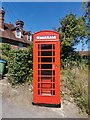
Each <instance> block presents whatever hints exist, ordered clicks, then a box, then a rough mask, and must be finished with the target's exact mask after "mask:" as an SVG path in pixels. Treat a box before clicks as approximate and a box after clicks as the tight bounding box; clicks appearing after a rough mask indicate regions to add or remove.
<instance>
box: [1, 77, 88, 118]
mask: <svg viewBox="0 0 90 120" xmlns="http://www.w3.org/2000/svg"><path fill="white" fill-rule="evenodd" d="M68 99H69V100H67V99H62V100H61V101H62V103H61V108H50V107H40V106H35V105H32V86H31V85H28V84H25V85H22V86H19V87H15V88H12V87H11V85H10V84H9V83H8V80H7V78H6V77H4V78H3V79H2V80H0V116H2V117H3V118H87V117H88V116H87V114H86V113H79V111H80V110H79V108H78V107H77V106H76V104H75V103H74V101H73V98H71V97H70V96H68ZM1 111H2V114H1Z"/></svg>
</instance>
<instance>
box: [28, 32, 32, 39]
mask: <svg viewBox="0 0 90 120" xmlns="http://www.w3.org/2000/svg"><path fill="white" fill-rule="evenodd" d="M27 39H28V40H29V41H32V34H31V32H29V33H28V35H27Z"/></svg>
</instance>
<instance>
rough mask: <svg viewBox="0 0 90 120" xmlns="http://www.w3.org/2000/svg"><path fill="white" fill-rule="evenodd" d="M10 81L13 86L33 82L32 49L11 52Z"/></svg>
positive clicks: (9, 63) (9, 64)
mask: <svg viewBox="0 0 90 120" xmlns="http://www.w3.org/2000/svg"><path fill="white" fill-rule="evenodd" d="M8 80H9V82H10V83H11V84H12V85H16V84H22V83H25V82H27V81H32V48H29V49H25V50H10V52H9V60H8Z"/></svg>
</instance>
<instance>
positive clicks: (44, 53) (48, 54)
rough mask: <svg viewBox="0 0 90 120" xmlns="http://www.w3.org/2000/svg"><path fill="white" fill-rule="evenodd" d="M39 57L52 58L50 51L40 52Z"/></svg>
mask: <svg viewBox="0 0 90 120" xmlns="http://www.w3.org/2000/svg"><path fill="white" fill-rule="evenodd" d="M41 56H52V51H42V52H41Z"/></svg>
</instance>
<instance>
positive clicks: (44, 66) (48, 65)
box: [41, 64, 52, 69]
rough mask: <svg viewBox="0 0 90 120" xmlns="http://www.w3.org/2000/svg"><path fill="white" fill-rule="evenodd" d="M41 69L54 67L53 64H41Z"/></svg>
mask: <svg viewBox="0 0 90 120" xmlns="http://www.w3.org/2000/svg"><path fill="white" fill-rule="evenodd" d="M41 69H52V64H41Z"/></svg>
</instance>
